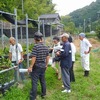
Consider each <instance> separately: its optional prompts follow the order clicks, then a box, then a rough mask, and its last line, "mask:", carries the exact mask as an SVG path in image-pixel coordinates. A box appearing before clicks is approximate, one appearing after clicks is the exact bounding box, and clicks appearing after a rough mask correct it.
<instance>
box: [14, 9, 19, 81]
mask: <svg viewBox="0 0 100 100" xmlns="http://www.w3.org/2000/svg"><path fill="white" fill-rule="evenodd" d="M14 13H15V38H16V45H18V36H17V10H16V9H14ZM16 49H17V48H16ZM16 63H17V66H18V50H16ZM16 81H18V82H19V67H18V68H17V80H16Z"/></svg>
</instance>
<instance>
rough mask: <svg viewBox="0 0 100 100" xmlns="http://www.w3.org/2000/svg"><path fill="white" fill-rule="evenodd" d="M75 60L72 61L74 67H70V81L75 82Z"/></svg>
mask: <svg viewBox="0 0 100 100" xmlns="http://www.w3.org/2000/svg"><path fill="white" fill-rule="evenodd" d="M73 67H74V62H72V67H71V68H70V70H69V72H70V82H75V76H74V70H73Z"/></svg>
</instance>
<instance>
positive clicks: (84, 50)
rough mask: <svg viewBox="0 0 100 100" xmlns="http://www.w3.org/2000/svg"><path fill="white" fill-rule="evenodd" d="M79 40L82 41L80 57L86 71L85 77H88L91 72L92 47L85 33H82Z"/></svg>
mask: <svg viewBox="0 0 100 100" xmlns="http://www.w3.org/2000/svg"><path fill="white" fill-rule="evenodd" d="M79 39H80V40H81V42H80V55H81V62H82V67H83V69H84V76H88V75H89V71H90V66H89V55H90V51H91V47H92V45H91V44H90V42H89V41H88V39H86V38H85V33H80V34H79Z"/></svg>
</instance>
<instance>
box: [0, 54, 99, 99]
mask: <svg viewBox="0 0 100 100" xmlns="http://www.w3.org/2000/svg"><path fill="white" fill-rule="evenodd" d="M99 53H100V52H99ZM99 53H93V52H92V53H91V58H90V60H91V62H90V66H91V71H90V76H89V77H83V69H82V67H81V63H80V56H79V54H77V55H76V63H75V66H74V71H75V78H76V82H74V83H71V89H72V92H71V93H69V94H67V93H61V90H62V87H61V86H62V82H61V80H60V81H59V80H57V76H56V75H55V72H54V70H53V69H52V68H51V67H48V69H47V71H46V82H47V96H46V98H45V99H44V100H100V59H99V58H100V55H99ZM30 88H31V81H30V79H29V80H28V81H27V82H25V85H24V88H23V89H20V88H18V87H12V88H11V90H10V91H8V92H7V93H6V94H5V96H4V97H1V98H0V100H29V99H28V97H29V92H30ZM37 94H38V96H37V100H42V99H41V97H40V84H39V86H38V93H37Z"/></svg>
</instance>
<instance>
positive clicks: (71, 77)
mask: <svg viewBox="0 0 100 100" xmlns="http://www.w3.org/2000/svg"><path fill="white" fill-rule="evenodd" d="M68 41H69V42H70V45H71V50H72V67H71V68H70V70H69V72H70V82H75V76H74V70H73V67H74V63H75V53H76V47H75V45H74V43H73V39H72V37H71V36H69V38H68Z"/></svg>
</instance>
